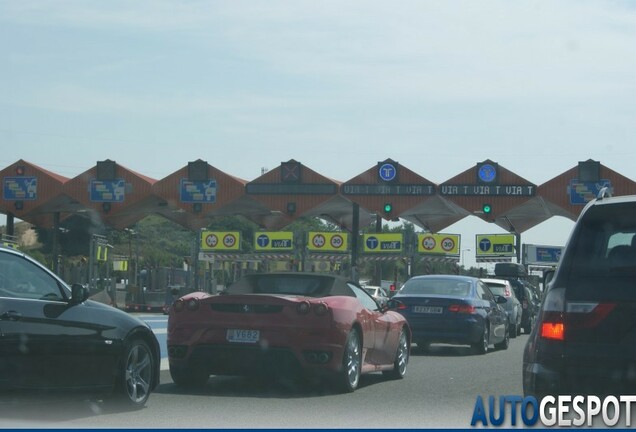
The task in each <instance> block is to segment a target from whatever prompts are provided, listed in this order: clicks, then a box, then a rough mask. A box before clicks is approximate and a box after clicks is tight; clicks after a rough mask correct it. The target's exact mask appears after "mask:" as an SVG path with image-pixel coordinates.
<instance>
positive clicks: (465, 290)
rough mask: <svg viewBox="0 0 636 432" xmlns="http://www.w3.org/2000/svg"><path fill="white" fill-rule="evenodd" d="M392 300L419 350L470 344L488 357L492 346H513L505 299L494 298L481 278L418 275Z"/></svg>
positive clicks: (392, 304) (502, 347) (503, 347)
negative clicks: (435, 344) (404, 319)
mask: <svg viewBox="0 0 636 432" xmlns="http://www.w3.org/2000/svg"><path fill="white" fill-rule="evenodd" d="M392 300H393V301H392V302H391V306H394V307H397V308H398V309H397V310H398V312H400V313H401V314H402V315H404V317H405V318H406V319H407V321H408V322H409V325H410V327H411V332H412V334H413V341H414V342H415V343H416V344H417V345H418V347H419V348H420V349H427V348H428V345H429V344H431V343H448V344H457V345H470V346H472V347H473V349H474V350H475V351H476V352H478V353H480V354H485V353H486V352H487V351H488V348H489V347H490V345H491V344H494V345H495V347H496V348H498V349H507V348H508V344H509V343H510V334H509V332H508V318H507V316H506V312H505V311H504V309H503V308H502V307H501V304H503V303H505V302H506V299H505V298H504V297H501V296H495V295H493V294H492V292H491V291H490V289H489V288H488V286H487V285H486V284H485V283H484V282H483V281H481V280H480V279H478V278H474V277H469V276H456V275H427V276H415V277H413V278H411V279H409V280H408V281H407V282H406V283H405V284H404V286H403V287H402V288H401V289H400V291H398V293H397V294H396V295H395V296H393V299H392ZM394 302H399V303H397V304H394Z"/></svg>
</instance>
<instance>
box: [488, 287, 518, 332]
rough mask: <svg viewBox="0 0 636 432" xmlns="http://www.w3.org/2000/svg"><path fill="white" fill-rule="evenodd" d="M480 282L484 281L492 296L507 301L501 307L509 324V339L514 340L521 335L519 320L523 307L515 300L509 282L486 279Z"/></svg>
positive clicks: (515, 297)
mask: <svg viewBox="0 0 636 432" xmlns="http://www.w3.org/2000/svg"><path fill="white" fill-rule="evenodd" d="M482 281H484V283H485V284H486V285H488V288H490V291H492V293H493V294H494V295H499V296H502V297H505V298H506V300H508V301H507V302H506V303H504V304H503V307H504V309H505V310H506V315H508V322H509V323H510V325H509V326H508V329H509V331H510V337H511V338H516V337H517V335H520V334H521V318H522V315H523V307H522V305H521V303H520V302H519V299H517V296H516V295H515V291H514V290H513V289H512V285H511V284H510V281H508V280H506V279H486V278H482Z"/></svg>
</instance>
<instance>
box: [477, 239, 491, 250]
mask: <svg viewBox="0 0 636 432" xmlns="http://www.w3.org/2000/svg"><path fill="white" fill-rule="evenodd" d="M490 246H491V243H490V240H488V239H487V238H485V239H481V241H480V242H479V249H480V250H482V251H483V252H488V251H489V250H490Z"/></svg>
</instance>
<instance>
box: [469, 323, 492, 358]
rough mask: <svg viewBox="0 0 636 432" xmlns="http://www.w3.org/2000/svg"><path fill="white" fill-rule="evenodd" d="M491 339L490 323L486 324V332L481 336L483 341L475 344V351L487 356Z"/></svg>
mask: <svg viewBox="0 0 636 432" xmlns="http://www.w3.org/2000/svg"><path fill="white" fill-rule="evenodd" d="M489 339H490V338H489V333H488V322H484V332H483V334H482V335H481V339H480V340H479V341H478V342H475V343H474V344H473V349H474V350H475V351H477V354H486V353H487V352H488V345H489V343H488V342H489Z"/></svg>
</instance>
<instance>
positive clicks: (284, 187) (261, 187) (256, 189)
mask: <svg viewBox="0 0 636 432" xmlns="http://www.w3.org/2000/svg"><path fill="white" fill-rule="evenodd" d="M245 192H246V193H247V194H250V195H334V194H335V193H337V192H338V188H337V187H336V185H335V184H294V183H248V184H247V185H245Z"/></svg>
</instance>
